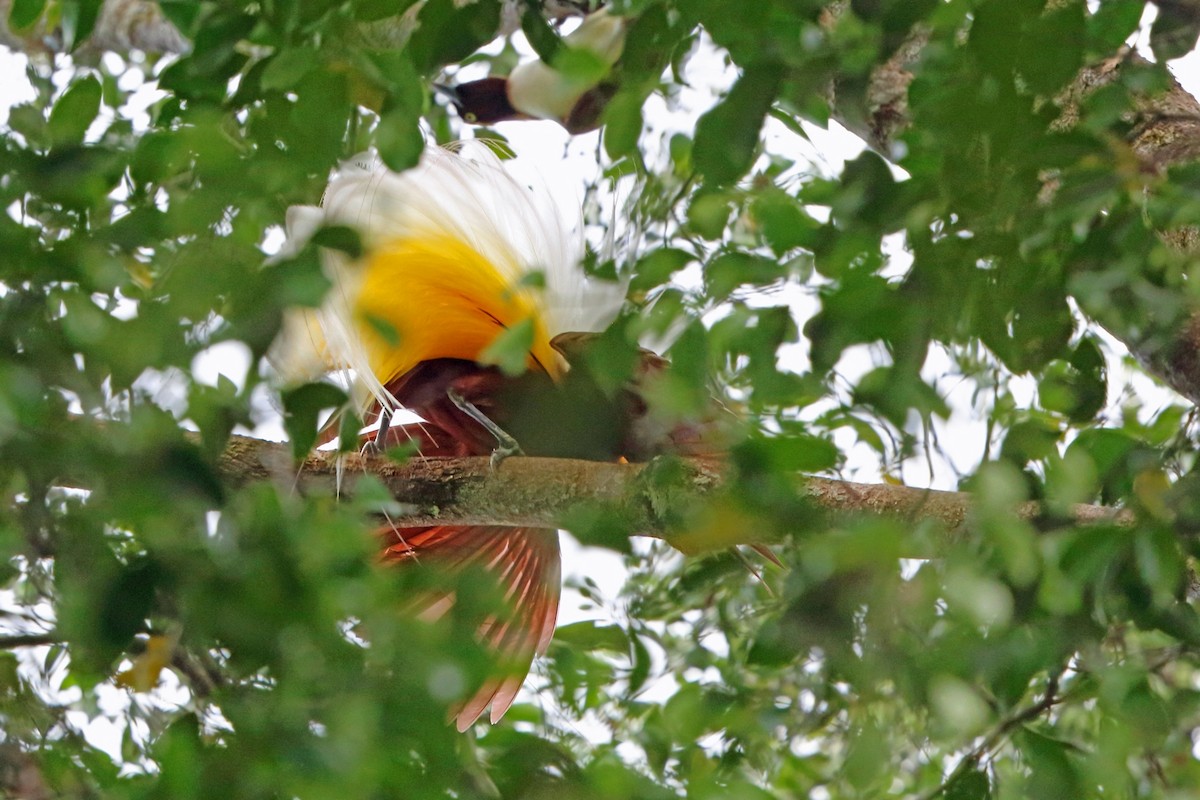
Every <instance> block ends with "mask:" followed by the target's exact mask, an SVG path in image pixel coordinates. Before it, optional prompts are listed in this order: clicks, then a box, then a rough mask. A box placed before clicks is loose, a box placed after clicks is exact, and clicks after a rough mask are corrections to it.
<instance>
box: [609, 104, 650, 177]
mask: <svg viewBox="0 0 1200 800" xmlns="http://www.w3.org/2000/svg"><path fill="white" fill-rule="evenodd" d="M643 100H644V98H643V97H642V95H641V93H640V92H635V91H625V90H622V91H619V92H617V94H616V96H615V97H613V99H612V100H610V101H609V102H608V105H606V106H605V108H604V151H605V152H606V153H608V157H609V158H611V159H613V160H614V161H615V160H617V159H619V158H623V157H625V156H632V155H634V154H635V153H636V152H637V143H638V137H639V136H641V133H642V102H643Z"/></svg>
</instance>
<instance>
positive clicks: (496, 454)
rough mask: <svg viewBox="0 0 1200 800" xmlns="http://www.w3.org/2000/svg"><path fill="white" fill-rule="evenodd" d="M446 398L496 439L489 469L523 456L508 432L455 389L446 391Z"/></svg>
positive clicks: (518, 445)
mask: <svg viewBox="0 0 1200 800" xmlns="http://www.w3.org/2000/svg"><path fill="white" fill-rule="evenodd" d="M446 396H447V397H449V398H450V402H451V403H454V406H455V408H457V409H458V410H459V411H461V412H463V413H464V414H466V415H467V416H468V417H470V418H471V419H473V420H475V422H477V423H479V424H480V425H481V426H482V427H483V429H484V430H486V431H487V432H488V433H490V434H491V435H492V436H493V437H495V439H496V449H494V450H492V457H491V467H492V469H496V468H497V467H499V466H500V463H501V462H502V461H504V459H506V458H508V457H509V456H523V455H525V453H524V451H523V450H521V445H520V444H518V443H517V440H516V439H514V438H513V437H512V436H511V435H510V434H509V433H508V431H506V430H504V429H503V428H501V427H500V426H499V425H497V424H496V423H495V422H493V421H492V419H491V418H490V417H488V415H487V414H484V413H483V412H482V411H480V410H479V408H478V407H476V405H475V404H474V403H472V402H471V401H470V400H468V399H467V398H465V397H463V396H462V395H461V394H459V392H458V390H457V389H448V390H447V391H446Z"/></svg>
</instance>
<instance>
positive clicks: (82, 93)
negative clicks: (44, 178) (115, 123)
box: [49, 75, 101, 147]
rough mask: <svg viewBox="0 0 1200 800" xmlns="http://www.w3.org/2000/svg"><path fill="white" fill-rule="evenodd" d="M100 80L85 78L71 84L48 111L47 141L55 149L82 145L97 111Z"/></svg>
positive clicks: (89, 76)
mask: <svg viewBox="0 0 1200 800" xmlns="http://www.w3.org/2000/svg"><path fill="white" fill-rule="evenodd" d="M100 95H101V87H100V81H98V80H97V79H96V78H95V77H94V76H92V75H87V76H85V77H83V78H80V79H79V80H77V81H75V82H74V83H72V84H71V85H70V86H69V87H67V90H66V91H65V92H63V95H62V97H60V98H59V99H58V102H57V103H55V104H54V108H53V109H51V111H50V123H49V131H50V141H51V143H52V145H53V146H54V147H69V146H72V145H79V144H82V143H83V137H84V135H85V134H86V133H87V130H88V128H89V127H91V124H92V122H94V121H95V119H96V115H97V114H98V113H99V112H100Z"/></svg>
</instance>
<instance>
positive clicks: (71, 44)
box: [60, 0, 104, 51]
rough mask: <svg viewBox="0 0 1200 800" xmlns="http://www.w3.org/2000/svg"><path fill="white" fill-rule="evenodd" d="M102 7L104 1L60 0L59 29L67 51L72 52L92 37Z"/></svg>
mask: <svg viewBox="0 0 1200 800" xmlns="http://www.w3.org/2000/svg"><path fill="white" fill-rule="evenodd" d="M103 5H104V0H62V6H61V12H60V13H61V14H62V19H61V22H60V27H61V30H62V37H63V46H64V48H65V49H66V50H67V51H74V50H75V48H77V47H79V45H81V44H83V42H84V41H85V40H86V39H87V38H88V37H89V36H91V35H92V28H94V27H96V19H97V18H98V17H99V15H100V7H101V6H103Z"/></svg>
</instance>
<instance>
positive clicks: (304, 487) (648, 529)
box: [220, 436, 1132, 545]
mask: <svg viewBox="0 0 1200 800" xmlns="http://www.w3.org/2000/svg"><path fill="white" fill-rule="evenodd" d="M341 458H342V464H341V479H340V487H339V485H338V484H339V479H338V472H339V469H338V464H337V458H336V457H335V456H333V455H331V454H328V453H315V454H313V455H310V456H309V457H308V458H307V459H305V461H304V462H303V464H301V465H300V466H299V468H297V467H294V466H293V462H292V459H291V451H290V448H289V446H288V445H287V444H283V443H279V442H268V441H263V440H260V439H254V438H251V437H246V436H234V437H233V438H232V440H231V441H230V444H229V446H228V448H227V449H226V451H225V453H224V454H223V455H222V457H221V460H220V469H221V471H222V473H223V475H224V477H225V478H226V480H228V481H229V482H230V483H232V484H234V485H244V484H247V483H251V482H254V481H260V480H274V481H276V482H278V483H282V484H283V485H287V486H292V487H294V488H295V489H296V490H297V491H300V492H303V493H322V492H323V493H329V494H332V493H335V492H340V493H341V494H343V495H348V494H352V493H353V492H354V490H355V487H356V485H357V484H358V482H359V481H360V480H361V479H362V478H363V477H364V476H366V475H371V476H373V477H375V478H377V479H378V480H379V481H381V482H382V483H383V485H384V486H385V487H387V489H388V491H389V492H390V493H391V495H392V497H393V498H395V500H396V501H398V502H399V503H401V504H402V508H401V509H400V510H399V512H398V513H397V512H392V513H391V514H390V516H391V518H392V519H393V520H395V521H396V522H397V523H398V524H401V525H406V526H407V525H413V526H415V525H444V524H461V525H521V526H529V527H542V528H549V527H557V526H558V525H560V524H561V522H562V520H563V519H564V518H565V517H566V515H567V514H568V513H569V512H570V511H572V510H573V509H578V508H579V507H580V506H581V505H584V504H589V503H591V504H595V503H600V504H605V505H606V506H607V507H608V508H609V510H610V511H611V512H612V513H617V514H619V515H620V516H621V518H622V520H623V521H624V522H625V523H626V526H627V527H628V528H629V530H630V531H634V532H637V533H639V534H643V535H646V536H655V537H659V538H668V539H669V538H671V531H672V522H673V520H675V519H677V513H676V512H677V511H678V510H679V509H680V508H686V507H688V506H689V505H690V504H692V502H693V501H694V500H695V499H697V498H701V497H703V496H705V495H712V494H713V493H714V492H716V491H718V490H719V489H720V488H721V487H722V485H723V483H724V476H723V474H722V467H721V465H719V464H715V463H713V462H711V461H708V460H703V459H687V460H684V461H683V462H682V463H683V469H682V471H681V474H679V475H676V476H674V477H673V480H672V483H671V485H670V490H669V493H670V495H671V497H670V501H669V502H666V501H664V491H663V487H662V485H661V483H658V482H656V481H654V480H650V479H649V477H650V474H651V471H652V470H653V465H652V464H615V463H606V462H598V461H576V460H567V459H557V458H526V457H516V458H509V459H507V460H505V461H504V462H503V463H502V464H501V465H500V467H499V468H497V469H495V470H493V469H492V468H491V467H490V465H489V461H488V459H487V458H482V457H481V458H414V459H412V460H411V461H409V462H408V463H406V464H399V463H396V462H395V461H392V460H390V459H388V458H387V457H384V456H362V455H359V454H355V453H350V454H343V456H342V457H341ZM797 481H798V482H799V484H800V485H801V486H802V487H803V489H804V491H806V492H807V494H808V496H809V498H810V499H811V500H812V502H813V504H814V505H815V506H816V507H818V508H820V509H823V510H825V511H828V512H832V513H845V514H873V515H883V516H893V517H900V518H904V519H926V520H934V521H937V522H938V523H940V524H941V525H942V526H943V527H945V528H946V529H947V530H951V531H953V530H956V529H958V528H960V527H962V525H963V524H964V523H965V522H966V520H967V517H968V515H969V513H970V510H971V507H972V498H971V495H969V494H967V493H966V492H945V491H935V490H930V489H913V488H909V487H907V486H892V485H889V484H864V483H853V482H850V481H839V480H833V479H830V478H816V477H810V476H797ZM1014 512H1015V513H1016V514H1017V515H1018V516H1020V517H1022V518H1024V519H1037V518H1042V517H1045V516H1046V510H1045V508H1044V507H1043V506H1041V505H1040V504H1038V503H1033V502H1030V503H1024V504H1021V505H1020V506H1019V507H1018V508H1016V509H1014ZM1070 516H1071V518H1072V519H1073V521H1075V522H1077V523H1096V522H1111V521H1116V522H1118V523H1120V524H1128V523H1129V522H1131V521H1132V515H1131V514H1130V512H1128V511H1118V510H1114V509H1111V508H1107V507H1103V506H1091V505H1076V506H1074V507H1072V509H1071V512H1070ZM751 533H752V532H749V531H748V532H747V535H750V534H751ZM751 543H757V540H754V541H751V540H750V539H747V540H746V541H745V542H742V541H723V542H722V544H724V545H728V544H751Z"/></svg>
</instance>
